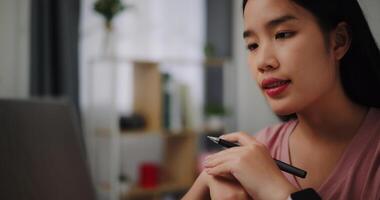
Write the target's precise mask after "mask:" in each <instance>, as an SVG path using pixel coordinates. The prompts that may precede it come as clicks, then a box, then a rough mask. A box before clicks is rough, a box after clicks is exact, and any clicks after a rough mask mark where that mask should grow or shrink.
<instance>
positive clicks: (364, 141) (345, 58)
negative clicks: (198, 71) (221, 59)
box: [183, 0, 380, 200]
mask: <svg viewBox="0 0 380 200" xmlns="http://www.w3.org/2000/svg"><path fill="white" fill-rule="evenodd" d="M243 16H244V27H245V31H244V39H245V41H246V44H247V49H248V51H249V56H248V62H249V66H250V68H251V72H252V75H253V77H254V78H255V80H256V81H257V84H258V86H259V87H260V88H261V89H262V92H263V95H264V96H265V97H266V99H267V101H268V103H269V105H270V106H271V108H272V109H273V111H274V112H275V113H276V114H278V115H293V116H295V118H293V119H292V120H290V121H288V122H286V123H282V124H278V125H274V126H272V127H269V128H266V129H264V130H262V131H261V132H259V133H258V134H256V135H255V137H253V136H251V135H249V134H247V133H242V132H237V133H231V134H226V135H224V136H222V138H223V139H225V140H228V141H231V142H237V143H239V144H240V145H241V146H240V147H234V148H230V149H227V150H223V151H221V152H219V153H216V154H214V155H211V156H209V157H208V158H207V159H206V161H205V163H204V165H205V170H204V171H203V172H202V173H201V175H200V176H199V177H198V179H197V180H196V181H195V183H194V185H193V186H192V188H191V189H190V190H189V191H188V193H187V194H186V195H185V196H184V197H183V199H218V200H219V199H255V200H258V199H264V200H271V199H273V200H281V199H283V200H285V199H313V198H315V199H318V198H319V197H321V198H322V199H334V200H343V199H344V200H347V199H355V200H356V199H366V200H379V199H380V189H379V188H380V170H379V168H380V109H377V108H376V107H380V89H379V87H380V79H379V77H380V53H379V49H378V47H377V45H376V43H375V40H374V38H373V36H372V35H371V32H370V30H369V27H368V24H367V22H366V21H365V18H364V16H363V13H362V11H361V9H360V7H359V4H358V3H357V1H356V0H244V2H243ZM273 158H276V159H278V160H282V161H284V162H287V163H290V164H291V165H293V166H296V167H299V168H301V169H304V170H306V171H307V172H308V174H307V176H306V178H305V179H302V178H298V177H295V176H293V175H291V174H287V173H285V172H282V171H280V170H279V168H278V167H277V166H276V164H275V162H274V161H273ZM306 188H311V190H305V189H306ZM300 195H301V196H302V195H305V196H306V197H304V198H302V197H301V198H300ZM318 196H319V197H318Z"/></svg>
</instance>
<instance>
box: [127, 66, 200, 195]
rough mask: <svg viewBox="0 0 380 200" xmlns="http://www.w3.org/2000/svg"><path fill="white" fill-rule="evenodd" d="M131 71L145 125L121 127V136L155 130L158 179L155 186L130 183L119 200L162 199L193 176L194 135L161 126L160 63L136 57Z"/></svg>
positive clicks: (136, 104)
mask: <svg viewBox="0 0 380 200" xmlns="http://www.w3.org/2000/svg"><path fill="white" fill-rule="evenodd" d="M133 71H134V75H133V78H134V111H135V112H136V113H139V114H141V115H142V116H143V117H144V118H145V120H146V128H145V129H144V130H141V131H138V133H133V132H132V131H131V132H128V131H123V132H121V138H122V139H125V140H128V138H129V137H144V136H149V135H151V134H158V135H159V138H160V139H161V140H162V142H163V147H164V148H163V160H162V166H161V170H160V171H161V173H160V174H161V180H160V182H159V185H158V186H157V187H155V188H142V187H139V186H138V185H134V186H132V187H131V189H130V190H129V192H128V193H127V194H126V195H121V196H120V199H121V200H129V199H161V197H162V196H163V195H165V194H167V193H177V192H182V191H186V190H187V189H189V188H190V186H191V184H192V183H193V182H194V180H195V168H196V153H197V150H196V148H197V145H196V142H197V140H196V138H197V135H196V134H195V133H194V132H191V131H182V132H181V133H176V134H173V133H169V132H167V131H165V130H164V129H163V128H162V124H163V123H162V112H163V108H162V100H161V99H162V96H161V95H162V81H161V73H160V71H159V63H156V62H147V61H138V62H134V64H133Z"/></svg>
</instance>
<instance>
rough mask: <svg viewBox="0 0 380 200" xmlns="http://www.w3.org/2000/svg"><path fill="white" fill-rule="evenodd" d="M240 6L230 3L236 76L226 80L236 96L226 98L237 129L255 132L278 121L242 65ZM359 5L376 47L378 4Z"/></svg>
mask: <svg viewBox="0 0 380 200" xmlns="http://www.w3.org/2000/svg"><path fill="white" fill-rule="evenodd" d="M241 3H242V2H241V1H234V19H233V20H234V27H233V43H234V46H233V48H234V49H233V54H234V60H233V65H234V67H236V72H234V73H235V76H236V77H235V78H234V79H233V78H229V79H230V80H231V81H230V82H229V86H228V88H233V87H235V88H236V91H237V92H236V95H230V96H229V100H228V102H230V103H231V102H236V103H235V109H236V112H237V113H236V117H237V119H236V120H237V129H238V130H242V131H248V132H255V131H257V130H260V129H261V128H264V127H265V126H267V125H270V124H272V123H276V122H278V120H277V118H276V117H275V116H274V115H273V114H272V112H271V110H270V108H269V106H268V105H267V104H266V102H265V100H264V98H263V96H262V94H261V92H260V91H259V90H258V88H257V86H256V84H255V83H254V81H253V79H252V78H251V76H250V71H249V68H248V64H247V61H246V58H247V54H246V53H247V52H246V50H245V45H244V40H243V37H242V33H243V21H242V8H241ZM359 3H360V5H361V7H362V9H363V11H364V13H365V15H366V18H367V20H368V23H369V25H370V28H371V30H372V33H373V35H374V36H375V38H376V40H377V43H378V44H380V23H379V21H380V14H379V11H380V1H379V0H360V1H359ZM232 74H233V73H232ZM233 80H236V82H233ZM232 94H233V93H232ZM231 99H232V100H231Z"/></svg>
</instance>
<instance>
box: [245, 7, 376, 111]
mask: <svg viewBox="0 0 380 200" xmlns="http://www.w3.org/2000/svg"><path fill="white" fill-rule="evenodd" d="M247 1H248V0H243V13H244V9H245V6H246V4H247ZM292 1H293V2H294V3H296V4H297V5H299V6H301V7H303V8H305V9H306V10H308V11H309V12H311V13H312V14H313V15H314V17H315V18H316V19H317V22H318V25H319V26H320V28H321V30H322V32H323V33H324V34H325V35H328V33H329V32H331V31H332V30H334V29H335V28H336V26H337V25H338V23H340V22H346V23H347V24H348V26H349V28H350V30H349V33H350V36H351V46H350V48H349V50H348V51H347V53H346V54H345V56H344V57H343V58H342V60H341V63H340V76H341V81H342V85H343V90H344V92H345V94H346V95H347V96H348V98H350V99H351V100H352V101H353V102H355V103H357V104H360V105H364V106H370V107H380V90H379V88H380V52H379V48H378V46H377V45H376V41H375V39H374V37H373V36H372V34H371V31H370V28H369V26H368V23H367V21H366V19H365V17H364V14H363V12H362V10H361V8H360V5H359V3H358V2H357V1H356V0H317V1H313V0H312V1H310V0H292Z"/></svg>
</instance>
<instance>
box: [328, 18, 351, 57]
mask: <svg viewBox="0 0 380 200" xmlns="http://www.w3.org/2000/svg"><path fill="white" fill-rule="evenodd" d="M331 39H332V48H333V49H332V50H333V53H334V57H335V59H336V60H340V59H342V58H343V56H344V55H345V54H346V53H347V51H348V49H349V48H350V46H351V34H350V27H349V26H348V24H347V23H346V22H340V23H339V24H338V25H337V26H336V28H335V30H334V31H333V32H332V37H331Z"/></svg>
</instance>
